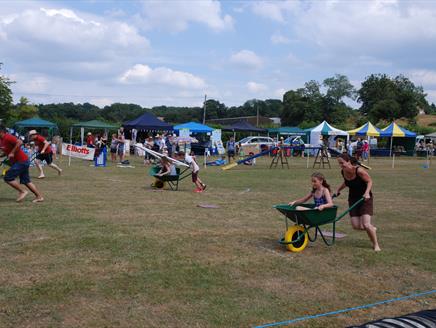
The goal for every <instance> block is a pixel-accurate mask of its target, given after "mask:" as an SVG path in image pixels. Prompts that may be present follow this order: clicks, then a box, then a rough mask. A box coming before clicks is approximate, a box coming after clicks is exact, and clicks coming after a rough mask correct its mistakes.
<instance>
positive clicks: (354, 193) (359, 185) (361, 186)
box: [341, 167, 372, 200]
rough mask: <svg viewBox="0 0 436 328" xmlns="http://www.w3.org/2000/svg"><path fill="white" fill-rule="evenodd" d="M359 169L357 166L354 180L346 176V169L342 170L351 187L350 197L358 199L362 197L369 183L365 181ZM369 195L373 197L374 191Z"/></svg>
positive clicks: (347, 184)
mask: <svg viewBox="0 0 436 328" xmlns="http://www.w3.org/2000/svg"><path fill="white" fill-rule="evenodd" d="M358 169H359V168H358V167H356V177H355V178H354V179H353V180H347V179H346V178H345V176H344V171H341V173H342V177H343V178H344V182H345V185H346V186H347V187H348V188H349V194H348V198H349V199H352V200H358V199H360V198H362V196H363V194H364V193H365V191H366V187H367V183H366V182H365V181H363V179H362V178H361V177H360V175H359V174H358V173H357V170H358ZM369 195H370V196H371V197H372V192H370V193H369Z"/></svg>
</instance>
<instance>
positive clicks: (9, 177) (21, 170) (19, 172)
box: [3, 161, 30, 184]
mask: <svg viewBox="0 0 436 328" xmlns="http://www.w3.org/2000/svg"><path fill="white" fill-rule="evenodd" d="M29 165H30V163H29V161H26V162H17V163H14V164H13V165H12V166H11V167H10V169H9V170H8V171H7V172H6V174H5V177H4V178H3V179H4V180H5V181H6V182H11V181H14V180H15V179H16V178H17V177H20V183H21V184H28V183H30V176H29Z"/></svg>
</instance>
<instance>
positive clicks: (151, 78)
mask: <svg viewBox="0 0 436 328" xmlns="http://www.w3.org/2000/svg"><path fill="white" fill-rule="evenodd" d="M120 81H121V82H123V83H136V84H150V85H153V84H159V85H166V86H173V87H179V88H183V89H202V88H205V87H206V83H205V82H204V80H203V79H202V78H200V77H198V76H195V75H192V74H191V73H186V72H181V71H174V70H172V69H170V68H167V67H157V68H155V69H153V68H151V67H149V66H147V65H142V64H137V65H135V66H133V67H132V68H130V69H129V70H127V71H126V72H125V73H124V74H123V75H122V76H121V78H120Z"/></svg>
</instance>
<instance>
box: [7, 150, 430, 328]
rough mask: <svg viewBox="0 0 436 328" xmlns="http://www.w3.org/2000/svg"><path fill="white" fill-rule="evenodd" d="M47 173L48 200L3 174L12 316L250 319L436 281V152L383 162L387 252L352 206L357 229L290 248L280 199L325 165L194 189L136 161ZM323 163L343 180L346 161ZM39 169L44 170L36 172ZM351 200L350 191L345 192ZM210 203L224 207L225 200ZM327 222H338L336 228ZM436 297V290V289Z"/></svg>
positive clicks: (32, 322)
mask: <svg viewBox="0 0 436 328" xmlns="http://www.w3.org/2000/svg"><path fill="white" fill-rule="evenodd" d="M72 164H73V165H72V166H71V167H70V168H68V167H66V161H64V162H63V163H61V166H62V167H63V168H64V169H65V170H64V173H65V174H64V176H62V177H57V176H56V174H55V171H53V170H50V169H46V175H47V178H46V179H45V180H43V181H37V180H36V179H34V182H35V183H36V184H37V186H38V187H39V188H40V189H41V190H42V191H43V193H44V196H45V198H46V201H45V202H44V203H41V204H32V203H31V199H32V198H31V197H28V199H26V201H25V202H24V203H22V204H16V203H15V201H14V200H15V197H16V195H15V193H14V192H13V190H12V189H11V188H10V187H8V186H7V185H5V184H4V183H1V184H0V327H5V328H6V327H248V326H255V325H261V324H265V323H269V322H276V321H283V320H288V319H292V318H296V317H299V316H303V315H309V314H316V313H322V312H327V311H333V310H337V309H342V308H347V307H351V306H358V305H362V304H366V303H372V302H377V301H381V300H385V299H390V298H394V297H398V296H403V295H407V294H411V293H415V292H420V291H427V290H431V289H435V288H436V252H435V249H436V224H435V223H436V163H434V164H433V165H434V166H432V167H431V168H430V169H425V168H423V167H422V165H423V164H424V162H423V160H418V159H411V158H404V159H399V160H398V159H397V161H396V168H395V169H392V168H391V164H390V161H389V160H387V159H376V160H372V162H371V166H372V167H373V170H372V171H370V174H371V176H372V178H373V180H374V195H375V212H376V213H375V214H376V215H375V217H374V220H373V222H374V224H375V225H376V226H377V227H378V237H379V241H380V245H381V247H382V252H380V253H375V252H373V251H372V249H371V247H370V242H369V240H368V238H367V236H366V234H365V233H362V232H358V231H353V230H352V229H351V227H350V225H349V222H348V221H349V220H348V217H346V218H344V219H343V220H341V221H340V222H339V224H338V231H339V232H342V233H345V234H346V236H345V238H342V239H339V240H337V243H336V244H335V245H334V246H333V247H327V246H326V245H324V243H323V242H322V241H317V242H316V243H313V244H311V245H309V246H308V247H307V248H306V249H305V250H304V251H303V252H302V253H298V254H297V253H290V252H287V251H285V249H284V248H283V247H281V246H280V245H279V244H278V243H277V240H278V239H279V238H280V237H281V235H282V234H283V233H284V229H285V228H284V220H283V217H282V216H281V214H280V213H279V212H277V211H276V210H274V209H273V208H272V205H274V204H277V203H283V202H287V201H289V200H291V199H294V198H296V197H299V196H302V195H304V194H305V193H307V192H308V190H310V175H311V173H312V172H313V170H312V169H306V161H305V160H304V159H293V160H292V161H291V163H290V166H291V169H289V170H287V169H283V170H282V169H275V170H274V169H273V170H269V169H268V165H269V160H268V159H262V160H259V161H258V165H257V166H256V167H237V168H235V169H232V170H230V171H226V172H223V171H221V170H220V169H219V168H207V169H203V170H202V171H201V172H200V176H201V177H202V179H204V181H205V182H206V183H207V184H208V189H207V191H206V192H204V193H202V194H197V193H193V192H192V191H193V189H194V186H193V184H192V183H191V181H190V180H189V179H187V180H184V181H183V182H181V185H180V190H179V191H177V192H172V191H152V190H151V189H150V187H149V186H150V183H151V182H152V179H151V177H149V176H148V175H147V170H148V169H146V168H144V167H143V166H142V164H141V162H140V161H139V160H136V161H135V160H134V161H133V165H134V166H135V168H118V167H116V166H109V167H107V168H93V167H90V166H89V163H87V162H80V161H73V163H72ZM332 166H333V168H332V169H330V170H329V169H325V170H322V171H323V172H324V173H325V174H326V176H327V180H328V182H329V183H331V184H332V186H333V188H334V189H336V187H337V186H338V185H339V183H340V182H341V177H340V172H339V168H338V165H337V163H336V162H332ZM31 173H32V176H36V174H37V173H36V170H35V169H32V171H31ZM336 203H337V204H338V205H339V207H340V211H341V210H345V209H346V196H345V195H343V196H341V197H340V198H338V199H337V201H336ZM198 204H214V205H218V206H219V208H216V209H205V208H199V207H197V205H198ZM325 229H326V230H328V228H327V227H326V228H325ZM433 295H435V294H433ZM431 308H436V297H435V296H428V297H422V298H417V299H409V300H405V301H401V302H396V303H391V304H387V305H381V306H378V307H375V308H371V309H366V310H359V311H354V312H350V313H345V314H342V315H338V316H332V317H326V318H320V319H316V320H310V321H304V322H300V323H298V324H297V325H295V326H297V327H342V326H346V325H351V324H358V323H363V322H367V321H370V320H374V319H377V318H381V317H385V316H394V315H400V314H406V313H411V312H414V311H418V310H422V309H431Z"/></svg>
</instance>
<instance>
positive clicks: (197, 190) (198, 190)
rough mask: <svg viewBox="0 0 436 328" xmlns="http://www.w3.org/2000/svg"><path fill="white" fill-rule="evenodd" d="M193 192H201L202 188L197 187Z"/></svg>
mask: <svg viewBox="0 0 436 328" xmlns="http://www.w3.org/2000/svg"><path fill="white" fill-rule="evenodd" d="M194 192H203V190H202V189H198V188H197V189H195V190H194Z"/></svg>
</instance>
